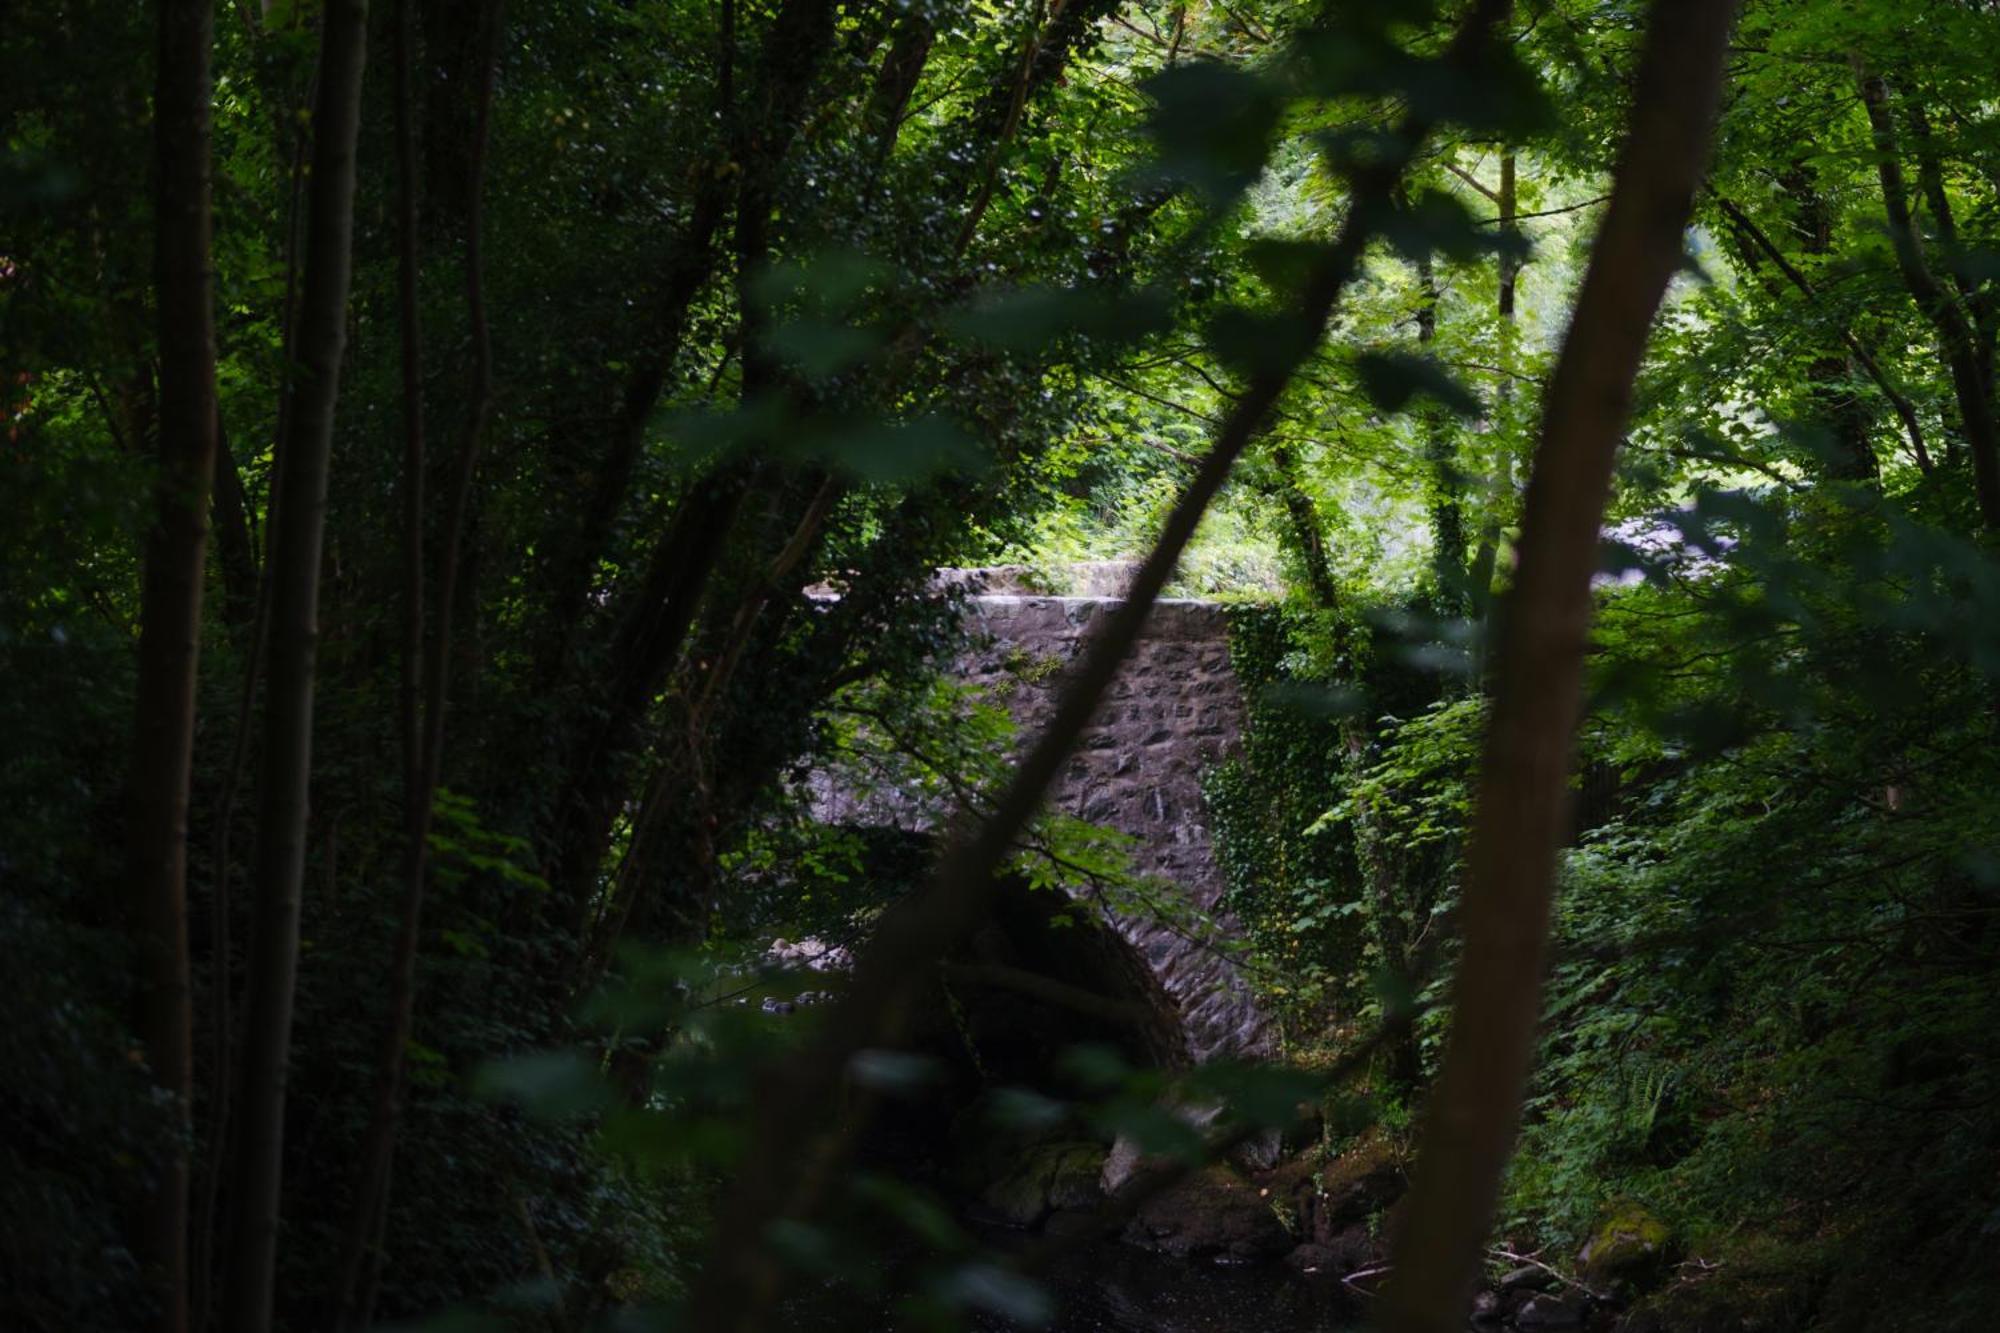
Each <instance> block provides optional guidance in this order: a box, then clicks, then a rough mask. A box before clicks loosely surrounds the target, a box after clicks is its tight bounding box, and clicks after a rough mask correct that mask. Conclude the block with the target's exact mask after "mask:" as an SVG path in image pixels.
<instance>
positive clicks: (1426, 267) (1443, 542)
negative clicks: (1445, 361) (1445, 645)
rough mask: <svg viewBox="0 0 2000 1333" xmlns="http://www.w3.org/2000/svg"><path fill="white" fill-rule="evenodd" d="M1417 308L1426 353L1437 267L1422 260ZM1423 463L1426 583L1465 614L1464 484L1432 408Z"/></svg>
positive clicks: (1446, 427) (1441, 419) (1451, 440)
mask: <svg viewBox="0 0 2000 1333" xmlns="http://www.w3.org/2000/svg"><path fill="white" fill-rule="evenodd" d="M1417 282H1418V285H1419V287H1420V288H1421V290H1422V304H1420V305H1419V306H1418V307H1417V345H1418V346H1419V347H1420V348H1422V349H1423V350H1424V351H1425V352H1429V351H1430V350H1431V348H1432V345H1433V344H1435V343H1436V342H1437V323H1438V301H1439V292H1438V281H1437V267H1436V265H1435V264H1433V263H1432V261H1431V260H1430V259H1429V258H1428V257H1426V258H1425V259H1424V260H1423V261H1422V262H1420V263H1419V264H1418V265H1417ZM1421 426H1422V430H1423V434H1424V462H1425V464H1426V465H1427V466H1428V467H1429V470H1430V474H1431V475H1430V511H1431V583H1432V584H1433V585H1434V589H1433V590H1434V592H1435V595H1436V597H1437V607H1438V610H1439V611H1440V612H1441V613H1443V614H1445V615H1451V616H1456V615H1462V614H1463V613H1464V611H1465V478H1464V476H1463V475H1462V474H1461V473H1460V472H1459V470H1458V458H1457V453H1458V450H1457V448H1456V446H1457V443H1458V442H1457V439H1456V438H1455V434H1454V431H1453V427H1452V421H1451V418H1450V417H1449V415H1447V414H1446V413H1445V412H1444V411H1443V410H1441V409H1440V408H1437V407H1435V406H1430V407H1426V408H1424V409H1423V410H1422V417H1421Z"/></svg>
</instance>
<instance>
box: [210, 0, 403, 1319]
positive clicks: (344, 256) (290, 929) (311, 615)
mask: <svg viewBox="0 0 2000 1333" xmlns="http://www.w3.org/2000/svg"><path fill="white" fill-rule="evenodd" d="M322 23H323V28H322V32H321V37H320V65H319V76H318V77H319V86H318V93H317V95H316V97H315V105H314V108H313V150H312V160H313V165H312V183H311V187H310V195H309V199H308V203H307V239H306V257H305V265H304V289H303V294H302V297H303V299H302V303H301V306H300V310H299V325H298V343H297V347H298V362H299V366H300V381H299V385H298V391H297V394H296V396H295V401H294V403H293V408H292V412H291V418H290V421H289V423H288V429H287V433H286V436H285V439H284V440H283V441H282V443H281V448H282V449H283V450H284V452H285V454H286V458H285V462H284V476H283V478H282V481H281V487H282V490H281V494H280V495H279V497H278V507H279V513H278V517H277V520H276V521H277V530H276V531H275V532H274V533H273V534H272V539H273V542H272V553H271V623H270V684H269V691H268V696H267V699H266V703H265V728H264V734H265V751H264V765H263V778H262V787H263V790H262V793H261V799H260V801H259V809H258V823H257V853H256V859H255V870H256V880H255V883H256V894H257V902H256V913H255V923H254V927H253V930H252V937H251V945H250V954H249V979H248V982H247V985H246V996H245V1004H244V1034H243V1059H242V1065H243V1084H242V1092H241V1093H240V1095H239V1098H238V1103H239V1107H240V1123H241V1126H242V1128H241V1132H240V1133H239V1134H238V1136H237V1143H236V1146H235V1153H234V1159H233V1163H232V1166H233V1170H232V1172H231V1189H230V1194H229V1198H230V1210H231V1217H232V1222H233V1225H232V1227H231V1229H230V1253H229V1260H228V1265H227V1275H228V1276H227V1281H226V1283H225V1291H226V1301H227V1304H226V1306H225V1307H224V1326H225V1327H226V1328H228V1329H229V1330H231V1333H261V1330H266V1329H269V1328H270V1326H271V1303H272V1297H273V1292H274V1287H275V1267H276V1261H277V1248H278V1219H279V1197H280V1190H281V1183H282V1180H283V1172H284V1141H285V1083H286V1067H287V1064H288V1063H289V1059H290V1054H291V1036H292V1003H293V998H294V991H295V988H296V983H297V975H298V956H299V903H300V892H301V883H302V881H303V878H304V875H305V852H306V816H307V793H308V788H309V785H310V779H311V772H312V720H313V666H314V655H315V648H316V640H317V636H318V621H319V576H320V555H321V551H322V547H323V543H324V538H325V529H326V490H327V473H328V470H329V462H330V455H331V454H332V449H333V426H334V406H335V403H336V401H337V399H338V397H339V391H340V366H341V357H342V354H343V352H344V351H345V347H346V325H347V290H348V280H349V277H350V274H351V270H352V264H353V231H354V179H355V142H356V139H357V137H358V134H359V129H360V121H361V75H362V67H363V64H364V63H365V61H366V57H367V42H368V6H367V2H366V0H327V4H326V10H325V14H324V16H323V19H322Z"/></svg>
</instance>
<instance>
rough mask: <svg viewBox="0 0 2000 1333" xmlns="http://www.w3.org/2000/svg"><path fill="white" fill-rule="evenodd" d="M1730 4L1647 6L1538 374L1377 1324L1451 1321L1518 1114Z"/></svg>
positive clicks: (1664, 2) (1409, 1328) (1472, 1275)
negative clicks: (1627, 473) (1539, 391)
mask: <svg viewBox="0 0 2000 1333" xmlns="http://www.w3.org/2000/svg"><path fill="white" fill-rule="evenodd" d="M1735 11H1736V0H1658V3H1656V4H1655V5H1654V6H1653V12H1652V19H1651V22H1650V24H1649V26H1648V29H1647V34H1646V39H1645V46H1644V51H1643V54H1642V56H1641V58H1640V67H1639V74H1638V87H1637V91H1636V94H1635V99H1634V102H1633V109H1632V122H1631V128H1630V130H1629V132H1628V135H1627V138H1626V142H1625V147H1624V151H1623V154H1622V157H1621V160H1620V162H1619V166H1618V170H1617V173H1616V176H1615V180H1614V188H1613V193H1612V199H1611V205H1610V208H1609V210H1608V211H1607V213H1606V215H1605V220H1604V228H1603V230H1602V232H1600V233H1599V235H1598V239H1597V243H1596V246H1595V248H1594V249H1593V251H1592V254H1591V260H1590V267H1589V270H1588V272H1587V273H1586V274H1585V276H1584V281H1583V287H1582V290H1581V291H1580V292H1579V294H1578V297H1577V305H1576V311H1575V314H1574V316H1573V317H1572V319H1571V323H1570V329H1569V333H1568V335H1567V337H1566V338H1565V339H1564V342H1563V350H1562V354H1561V357H1560V359H1559V360H1558V362H1557V364H1556V369H1555V373H1554V375H1553V376H1552V378H1551V379H1550V382H1549V387H1548V391H1547V397H1546V400H1545V407H1544V411H1543V417H1542V432H1541V442H1540V445H1539V447H1538V449H1537V451H1536V458H1535V466H1534V472H1533V475H1532V477H1531V479H1530V481H1529V483H1528V495H1527V507H1526V512H1525V515H1524V517H1523V520H1522V530H1521V548H1520V566H1519V572H1518V574H1517V576H1516V580H1515V584H1514V590H1513V593H1512V595H1511V596H1510V597H1509V599H1508V603H1507V608H1506V615H1505V617H1504V620H1503V623H1502V624H1501V626H1500V642H1499V652H1498V655H1497V660H1496V669H1495V677H1494V698H1493V715H1492V722H1491V724H1490V728H1489V730H1488V733H1487V739H1486V751H1485V757H1484V760H1483V762H1482V765H1481V769H1480V784H1479V792H1478V797H1477V805H1476V813H1475V816H1474V821H1473V831H1472V841H1471V846H1470V849H1469V853H1468V858H1467V866H1466V885H1465V893H1464V900H1463V905H1462V906H1461V908H1460V912H1459V915H1460V921H1461V923H1462V929H1463V934H1464V940H1465V946H1464V953H1463V956H1462V958H1461V961H1460V964H1459V972H1458V978H1457V981H1456V983H1455V997H1454V1008H1453V1019H1452V1030H1451V1037H1450V1040H1449V1043H1448V1047H1447V1050H1446V1053H1445V1058H1444V1064H1443V1067H1442V1070H1441V1072H1440V1074H1439V1077H1438V1080H1437V1083H1436V1084H1435V1086H1434V1087H1433V1090H1432V1092H1431V1095H1430V1099H1429V1102H1428V1104H1427V1106H1426V1108H1425V1112H1424V1123H1423V1135H1422V1140H1421V1147H1420V1152H1419V1155H1418V1158H1417V1167H1416V1175H1415V1180H1414V1184H1413V1189H1412V1193H1411V1199H1410V1212H1409V1215H1408V1218H1407V1220H1406V1222H1405V1224H1404V1226H1403V1229H1402V1232H1401V1234H1400V1235H1399V1236H1398V1237H1397V1238H1396V1242H1395V1244H1396V1270H1395V1276H1394V1278H1392V1279H1391V1283H1390V1290H1389V1293H1388V1296H1387V1299H1386V1302H1385V1308H1384V1316H1385V1318H1384V1323H1383V1326H1384V1327H1385V1328H1387V1329H1390V1330H1392V1331H1393V1333H1445V1331H1446V1330H1452V1331H1453V1333H1456V1330H1458V1329H1460V1328H1462V1327H1464V1322H1465V1317H1466V1309H1467V1307H1468V1305H1469V1303H1470V1300H1471V1296H1472V1286H1473V1282H1474V1280H1475V1279H1476V1277H1477V1274H1478V1265H1479V1256H1480V1251H1481V1247H1482V1245H1483V1244H1484V1242H1485V1240H1486V1235H1487V1230H1488V1228H1489V1227H1490V1225H1491V1222H1492V1216H1493V1207H1494V1203H1495V1201H1496V1199H1497V1198H1498V1196H1499V1189H1500V1180H1501V1176H1502V1173H1503V1172H1504V1171H1505V1169H1506V1166H1507V1159H1508V1157H1509V1156H1510V1155H1511V1153H1512V1150H1513V1143H1514V1136H1515V1133H1516V1131H1517V1130H1518V1127H1519V1124H1520V1115H1521V1100H1522V1096H1523V1093H1524V1090H1525V1088H1526V1084H1527V1076H1528V1069H1529V1066H1530V1063H1531V1061H1532V1058H1533V1054H1534V1045H1535V1029H1536V1024H1537V1020H1538V1018H1539V1016H1540V1013H1541V989H1542V957H1543V951H1544V947H1545V943H1546V935H1547V932H1548V919H1549V908H1550V901H1551V897H1552V892H1553V885H1552V879H1553V874H1554V869H1555V859H1556V852H1557V849H1558V847H1559V846H1560V844H1561V841H1562V836H1563V825H1564V820H1565V816H1566V802H1565V793H1566V791H1567V787H1568V780H1569V769H1570V761H1571V751H1572V748H1573V743H1574V738H1575V731H1576V726H1577V721H1578V714H1579V712H1580V708H1581V695H1582V679H1583V657H1584V649H1585V641H1586V638H1587V636H1588V634H1589V627H1590V609H1591V601H1590V579H1591V575H1592V573H1593V572H1594V570H1595V568H1596V551H1597V542H1598V533H1599V530H1600V528H1601V527H1602V524H1603V518H1604V510H1605V505H1606V502H1607V500H1608V498H1609V493H1610V487H1611V475H1612V465H1613V461H1614V459H1615V458H1616V455H1617V449H1618V442H1619V437H1620V435H1621V433H1622V432H1623V430H1624V427H1625V420H1626V416H1627V414H1628V413H1629V411H1630V408H1631V400H1632V385H1633V381H1634V379H1635V377H1636V376H1637V374H1638V370H1639V361H1640V358H1641V356H1642V355H1643V353H1644V351H1645V346H1646V340H1647V336H1648V333H1649V331H1650V329H1651V327H1652V323H1653V318H1654V316H1655V314H1656V313H1657V312H1658V310H1659V307H1660V303H1661V300H1662V299H1663V298H1664V296H1665V294H1666V290H1667V284H1668V283H1669V281H1671V279H1672V278H1673V275H1674V271H1675V270H1676V268H1678V267H1679V265H1680V262H1681V256H1682V253H1683V249H1682V245H1683V235H1684V232H1685V229H1686V226H1687V222H1688V219H1689V216H1690V214H1691V212H1692V209H1693V202H1694V193H1695V190H1696V188H1697V187H1698V186H1699V185H1700V183H1701V178H1702V174H1703V171H1704V169H1705V164H1706V161H1707V155H1708V146H1709V140H1710V137H1711V131H1712V128H1713V125H1714V120H1715V114H1716V108H1717V104H1718V101H1719V98H1720V94H1721V88H1722V71H1723V58H1724V54H1725V52H1726V50H1727V46H1728V41H1729V34H1730V31H1731V28H1732V26H1733V19H1734V15H1735Z"/></svg>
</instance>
